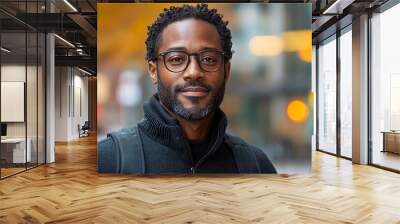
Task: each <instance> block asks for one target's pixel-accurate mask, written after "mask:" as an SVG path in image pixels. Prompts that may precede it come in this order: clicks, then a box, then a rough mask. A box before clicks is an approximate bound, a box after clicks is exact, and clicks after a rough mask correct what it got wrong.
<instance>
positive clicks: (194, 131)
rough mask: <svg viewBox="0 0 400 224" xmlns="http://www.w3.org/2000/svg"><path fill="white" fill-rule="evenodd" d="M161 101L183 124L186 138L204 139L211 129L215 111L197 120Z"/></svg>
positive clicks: (192, 139) (180, 123) (181, 124)
mask: <svg viewBox="0 0 400 224" xmlns="http://www.w3.org/2000/svg"><path fill="white" fill-rule="evenodd" d="M159 102H160V104H161V106H162V107H163V108H164V109H165V110H166V111H168V113H169V114H171V115H172V116H174V117H175V118H176V119H177V120H178V122H179V125H180V126H181V128H182V131H183V134H184V135H185V137H186V139H188V140H191V141H194V140H202V139H204V138H206V137H207V135H208V133H209V131H210V130H211V126H212V122H213V119H214V114H215V112H211V113H209V114H208V115H207V116H206V117H204V118H203V119H201V120H196V121H194V120H187V119H184V118H182V117H180V116H178V115H176V114H175V113H173V112H172V111H170V110H169V109H168V108H167V107H166V106H164V105H163V104H162V102H161V101H159Z"/></svg>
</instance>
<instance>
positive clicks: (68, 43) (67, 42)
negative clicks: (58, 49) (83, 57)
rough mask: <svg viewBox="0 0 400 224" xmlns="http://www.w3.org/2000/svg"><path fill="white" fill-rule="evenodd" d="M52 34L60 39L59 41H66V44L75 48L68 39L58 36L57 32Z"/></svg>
mask: <svg viewBox="0 0 400 224" xmlns="http://www.w3.org/2000/svg"><path fill="white" fill-rule="evenodd" d="M54 36H55V37H57V38H58V39H60V40H61V41H63V42H64V43H66V44H67V45H69V46H70V47H73V48H75V45H73V44H71V42H69V41H68V40H66V39H64V38H62V37H60V36H59V35H57V34H54Z"/></svg>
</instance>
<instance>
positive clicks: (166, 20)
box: [145, 3, 232, 62]
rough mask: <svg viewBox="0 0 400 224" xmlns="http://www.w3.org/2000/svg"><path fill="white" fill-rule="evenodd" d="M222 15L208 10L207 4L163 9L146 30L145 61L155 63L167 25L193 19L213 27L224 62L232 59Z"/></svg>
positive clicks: (229, 41) (227, 30)
mask: <svg viewBox="0 0 400 224" xmlns="http://www.w3.org/2000/svg"><path fill="white" fill-rule="evenodd" d="M222 17H223V16H222V15H221V14H219V13H218V12H217V10H216V9H209V8H208V5H207V4H204V3H203V4H197V5H196V6H191V5H183V6H182V7H174V6H171V7H170V8H165V9H164V12H162V13H160V15H159V16H158V18H157V19H156V20H155V21H154V23H153V24H152V25H151V26H148V27H147V29H148V31H147V39H146V42H145V43H146V47H147V55H146V60H147V61H155V60H156V59H157V56H158V48H159V46H160V43H161V36H162V35H161V34H162V31H163V30H164V29H165V27H167V26H168V25H169V24H171V23H174V22H177V21H181V20H184V19H189V18H195V19H200V20H203V21H206V22H208V23H210V24H212V25H214V26H215V28H216V29H217V31H218V34H219V36H220V40H221V46H222V49H223V51H224V52H225V61H226V62H228V61H229V60H230V59H231V58H232V35H231V31H230V30H229V28H228V27H227V25H228V21H223V20H222Z"/></svg>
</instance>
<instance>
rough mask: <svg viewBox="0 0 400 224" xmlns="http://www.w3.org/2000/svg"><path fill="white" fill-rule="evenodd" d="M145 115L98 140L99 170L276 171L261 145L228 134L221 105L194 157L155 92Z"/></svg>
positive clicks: (145, 172) (175, 121)
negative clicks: (204, 143) (203, 145)
mask: <svg viewBox="0 0 400 224" xmlns="http://www.w3.org/2000/svg"><path fill="white" fill-rule="evenodd" d="M143 109H144V115H145V116H144V118H143V119H142V120H141V121H140V122H139V123H138V124H137V125H136V126H133V127H130V128H125V129H121V130H119V131H117V132H114V133H111V134H109V135H108V137H107V139H105V140H102V141H100V142H99V144H98V147H97V149H98V153H97V158H98V164H97V169H98V172H100V173H124V174H173V173H276V170H275V168H274V166H273V165H272V163H271V162H270V160H269V159H268V157H267V155H266V154H265V153H264V152H262V151H261V150H260V149H258V148H256V147H254V146H251V145H249V144H247V143H245V142H244V141H243V140H241V139H240V138H238V137H235V136H232V135H230V134H227V133H226V132H225V131H226V126H227V120H226V116H225V114H224V113H223V112H222V111H221V110H217V112H216V113H215V122H214V128H213V130H211V131H210V135H211V136H210V138H209V139H210V144H209V147H206V148H204V150H205V151H204V152H202V153H203V154H201V155H202V156H201V158H199V159H198V160H197V161H194V159H193V158H194V156H193V152H192V149H191V147H190V146H189V144H188V141H187V140H186V139H185V138H184V135H183V132H182V130H181V128H180V126H179V124H178V122H177V120H176V119H175V118H173V117H172V116H171V115H170V114H169V113H168V112H167V111H166V110H165V109H164V108H163V107H162V106H161V104H160V103H159V101H158V96H157V95H154V96H153V97H152V98H151V99H150V100H149V101H148V102H146V103H145V104H144V106H143Z"/></svg>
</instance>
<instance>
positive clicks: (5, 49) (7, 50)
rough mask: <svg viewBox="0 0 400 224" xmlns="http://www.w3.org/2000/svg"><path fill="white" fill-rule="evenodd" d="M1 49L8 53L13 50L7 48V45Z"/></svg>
mask: <svg viewBox="0 0 400 224" xmlns="http://www.w3.org/2000/svg"><path fill="white" fill-rule="evenodd" d="M0 49H1V50H2V51H4V52H6V53H10V52H11V50H9V49H7V48H5V47H1V48H0Z"/></svg>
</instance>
